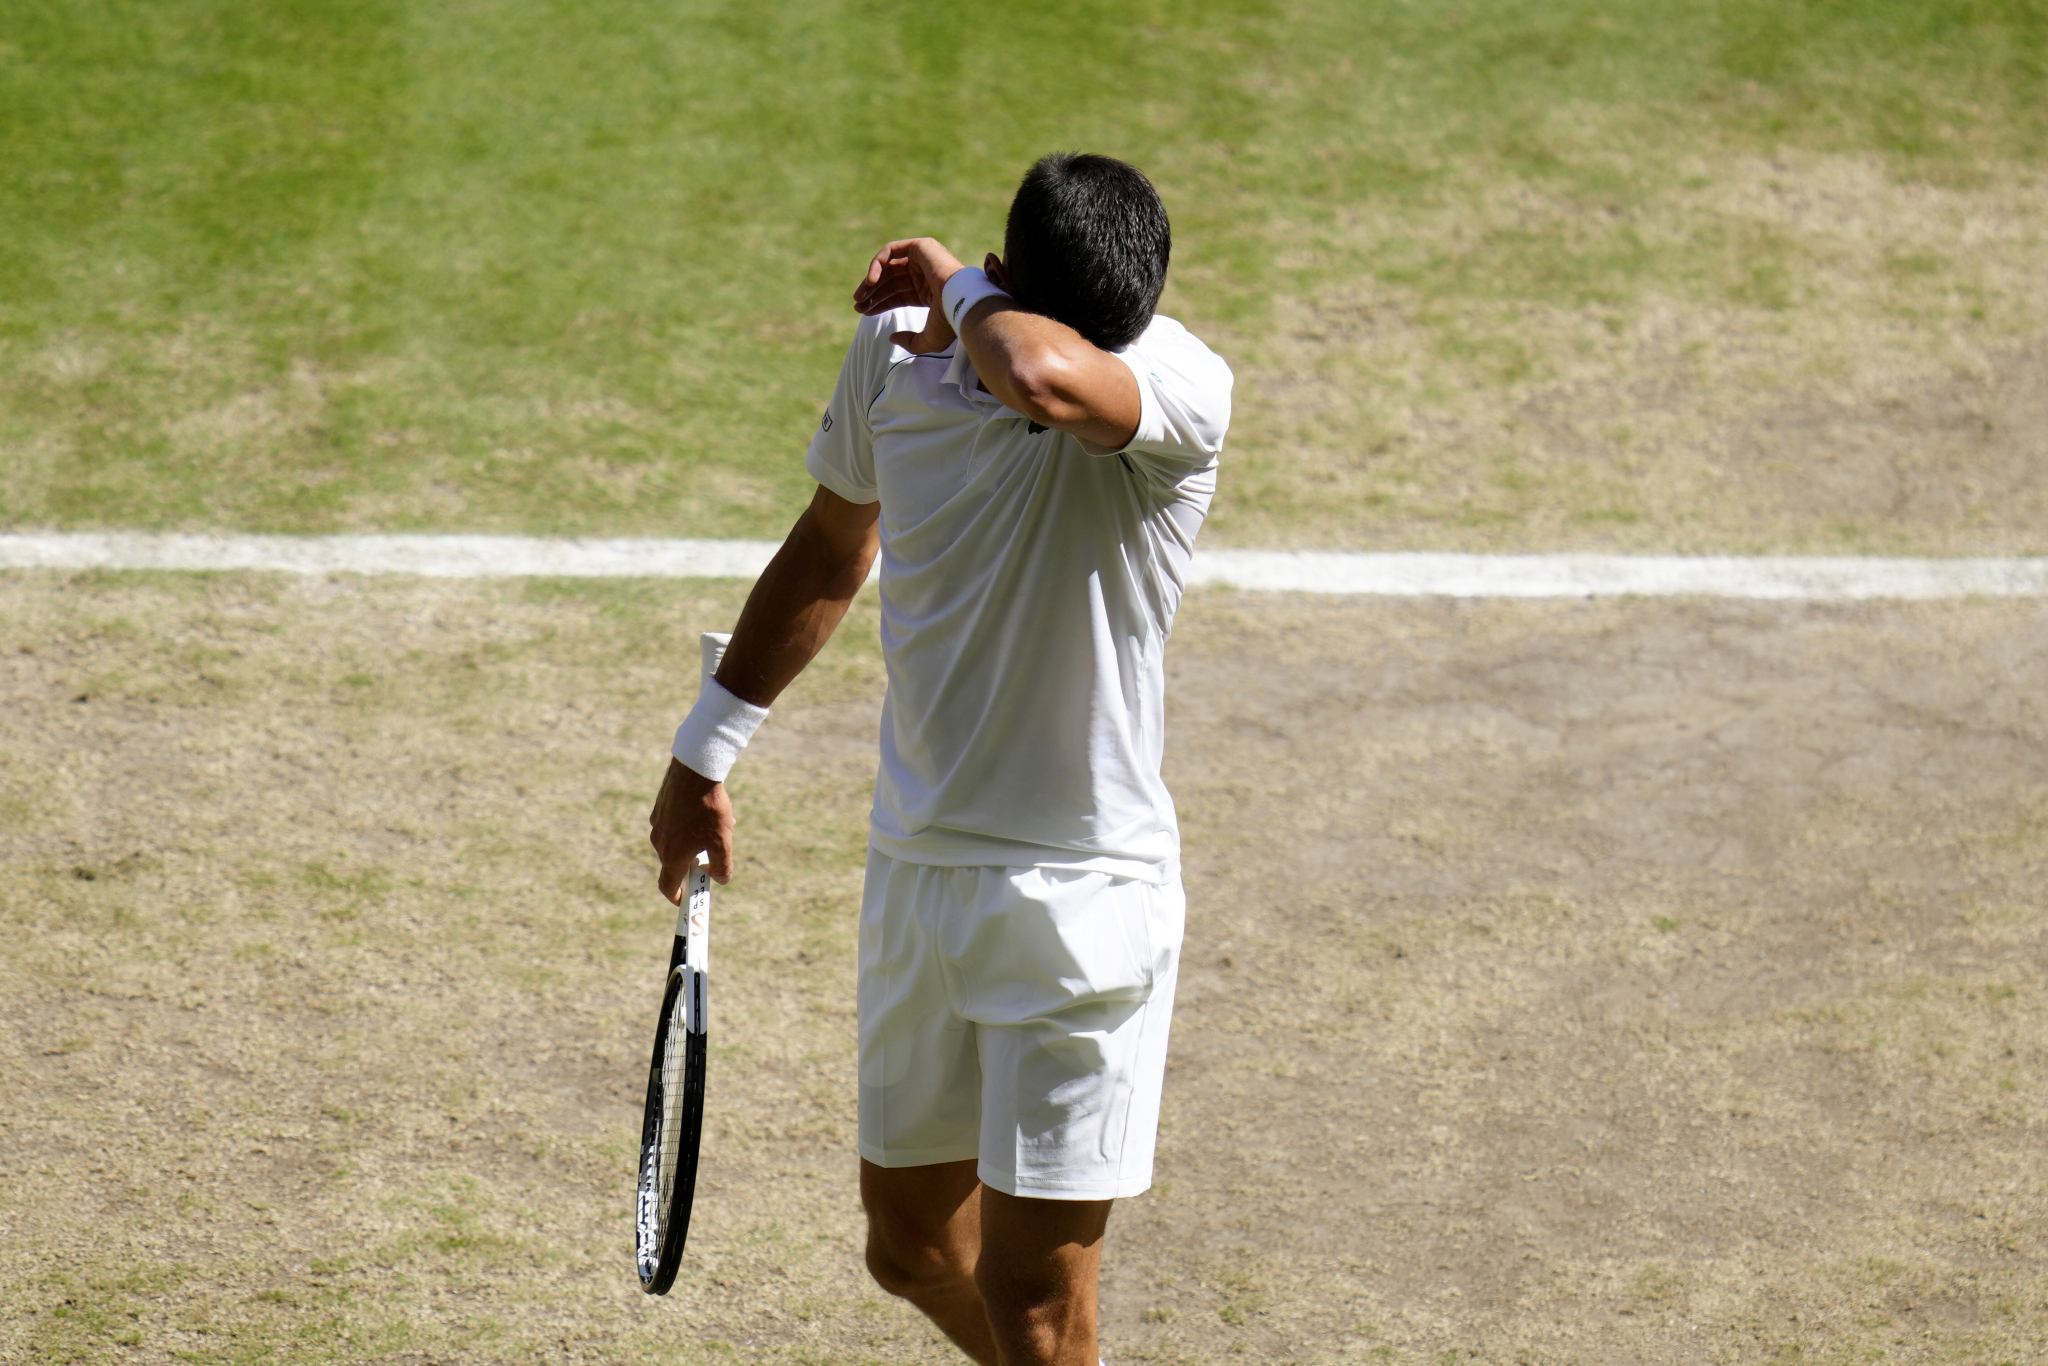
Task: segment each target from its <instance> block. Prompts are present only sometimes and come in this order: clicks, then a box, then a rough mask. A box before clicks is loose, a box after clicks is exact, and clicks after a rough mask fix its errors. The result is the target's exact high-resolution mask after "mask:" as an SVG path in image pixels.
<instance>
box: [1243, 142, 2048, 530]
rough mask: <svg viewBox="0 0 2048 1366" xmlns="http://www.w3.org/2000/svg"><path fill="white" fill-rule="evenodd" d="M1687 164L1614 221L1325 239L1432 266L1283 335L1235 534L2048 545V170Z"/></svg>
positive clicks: (1424, 226)
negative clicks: (2047, 451) (1926, 173)
mask: <svg viewBox="0 0 2048 1366" xmlns="http://www.w3.org/2000/svg"><path fill="white" fill-rule="evenodd" d="M1586 116H1587V117H1589V118H1590V117H1592V115H1591V114H1590V113H1589V114H1587V115H1586ZM1559 120H1561V121H1563V122H1564V123H1567V124H1568V123H1569V122H1570V111H1568V110H1567V111H1562V112H1560V113H1559V114H1558V115H1556V117H1555V119H1554V120H1553V123H1555V122H1557V121H1559ZM1550 131H1551V134H1552V136H1553V138H1554V140H1557V141H1559V142H1561V143H1565V144H1569V145H1574V146H1579V147H1605V148H1607V149H1609V155H1610V156H1611V158H1612V159H1613V160H1614V162H1615V166H1614V174H1615V176H1616V179H1617V184H1618V185H1623V186H1631V187H1633V186H1637V185H1640V184H1642V183H1645V182H1646V181H1651V180H1655V179H1658V178H1659V176H1662V175H1663V174H1664V173H1666V172H1667V171H1668V170H1669V169H1670V168H1668V167H1664V166H1663V165H1662V162H1661V158H1663V157H1664V156H1665V155H1667V154H1666V153H1665V152H1664V151H1663V150H1662V149H1660V148H1656V147H1650V146H1636V147H1631V146H1630V145H1629V144H1628V143H1627V141H1626V140H1625V139H1623V138H1621V137H1620V135H1619V134H1618V133H1616V132H1615V131H1614V130H1611V129H1610V130H1604V131H1603V130H1600V129H1587V130H1582V131H1579V132H1573V131H1572V130H1570V129H1569V128H1562V129H1561V128H1558V127H1552V128H1551V130H1550ZM1652 167H1656V168H1657V169H1658V173H1659V174H1658V175H1657V176H1653V175H1651V174H1649V172H1650V168H1652ZM1676 169H1677V172H1678V174H1677V176H1676V177H1675V179H1674V182H1673V184H1672V185H1671V187H1670V188H1669V189H1668V190H1665V191H1663V192H1660V193H1657V194H1654V195H1651V196H1648V197H1646V198H1643V199H1642V200H1641V201H1640V202H1638V201H1637V200H1635V199H1634V198H1633V197H1631V196H1630V195H1627V194H1621V195H1618V196H1617V202H1616V204H1614V205H1612V206H1610V207H1608V208H1606V209H1605V210H1602V209H1600V208H1598V207H1597V206H1591V207H1589V205H1588V203H1587V200H1586V197H1585V194H1584V192H1583V190H1580V191H1578V192H1576V193H1566V192H1563V191H1559V192H1558V193H1556V194H1554V195H1547V194H1545V193H1544V192H1543V190H1542V189H1541V187H1540V186H1537V185H1532V184H1531V183H1529V182H1527V181H1523V180H1515V179H1508V178H1504V179H1502V180H1501V181H1500V182H1498V185H1497V186H1489V185H1487V184H1483V183H1475V184H1473V185H1471V186H1469V187H1466V193H1464V194H1461V195H1450V196H1447V197H1446V200H1445V202H1444V204H1443V206H1442V209H1441V211H1440V212H1438V213H1437V214H1436V215H1435V217H1434V218H1431V216H1430V215H1429V214H1427V213H1423V212H1420V211H1418V209H1417V208H1416V206H1415V205H1413V204H1411V203H1406V202H1398V203H1390V204H1388V205H1385V206H1376V205H1374V204H1373V203H1371V202H1366V203H1363V204H1359V205H1355V206H1351V207H1349V208H1347V209H1346V210H1344V211H1343V212H1341V213H1340V214H1339V215H1338V217H1337V220H1336V222H1335V223H1334V225H1332V226H1329V227H1323V228H1318V227H1315V226H1312V225H1306V224H1304V225H1302V226H1301V228H1300V230H1299V232H1298V234H1297V239H1298V241H1299V243H1300V246H1299V248H1298V252H1299V256H1300V259H1299V261H1298V262H1297V263H1296V264H1298V265H1299V266H1300V267H1301V268H1302V269H1304V270H1308V269H1310V268H1311V267H1313V266H1314V265H1315V264H1316V263H1317V262H1319V261H1320V262H1327V261H1328V260H1329V259H1332V258H1337V259H1342V258H1343V257H1345V256H1347V255H1358V256H1364V257H1367V258H1371V259H1381V258H1386V257H1389V256H1392V257H1394V258H1396V259H1397V260H1398V258H1399V257H1400V256H1401V255H1402V254H1403V253H1404V252H1405V253H1408V254H1411V255H1413V256H1414V257H1415V258H1416V260H1417V261H1418V262H1421V261H1424V260H1428V261H1431V262H1433V263H1434V264H1433V265H1432V266H1431V268H1430V269H1429V270H1427V271H1423V270H1421V269H1420V267H1419V266H1418V269H1417V271H1416V283H1414V284H1404V283H1400V282H1399V280H1400V275H1401V272H1400V271H1399V270H1398V269H1395V268H1393V267H1391V266H1386V265H1383V266H1382V268H1381V270H1380V272H1379V275H1378V277H1377V278H1375V277H1372V276H1361V277H1360V278H1359V279H1357V280H1356V282H1354V283H1349V284H1338V285H1334V286H1325V287H1322V288H1319V289H1317V290H1314V291H1309V292H1306V293H1304V294H1302V295H1301V296H1300V297H1289V298H1287V299H1283V300H1280V301H1279V302H1278V303H1277V304H1276V307H1277V309H1278V310H1279V318H1278V320H1277V322H1276V324H1275V327H1274V330H1273V335H1272V337H1271V338H1270V339H1266V340H1261V341H1260V342H1258V343H1257V344H1253V343H1251V342H1249V341H1247V343H1246V345H1245V349H1246V351H1247V352H1248V353H1249V355H1250V357H1251V363H1250V364H1248V365H1245V366H1242V367H1241V368H1240V376H1239V391H1238V392H1239V404H1240V412H1239V416H1238V421H1237V425H1236V427H1235V428H1234V431H1233V436H1234V440H1235V442H1236V446H1235V449H1236V450H1237V451H1238V452H1239V455H1240V459H1239V461H1238V463H1237V466H1236V467H1235V468H1234V469H1233V471H1232V473H1233V476H1234V478H1233V479H1231V480H1228V481H1226V484H1225V488H1224V492H1223V498H1222V503H1221V505H1220V507H1219V516H1218V518H1217V519H1216V523H1215V527H1216V530H1217V531H1218V532H1219V533H1220V534H1221V536H1223V537H1225V538H1227V539H1229V540H1230V541H1231V542H1232V543H1234V544H1239V545H1268V544H1274V545H1277V544H1297V545H1311V544H1313V545H1326V546H1342V547H1348V548H1354V549H1356V548H1375V549H1395V548H1410V547H1415V548H1438V547H1458V548H1471V549H1489V548H1490V549H1529V548H1541V549H1562V548H1570V547H1611V548H1620V549H1628V550H1653V551H1663V552H1669V551H1674V550H1675V551H1708V550H1712V551H1722V552H1735V553H1753V552H1761V551H1789V552H1815V551H1833V552H1849V553H1863V552H1884V553H1922V554H2039V553H2041V552H2042V550H2043V548H2044V547H2048V541H2044V540H2043V539H2042V528H2043V527H2044V526H2048V479H2044V466H2043V463H2042V461H2041V459H2040V452H2041V451H2042V450H2043V449H2044V447H2048V349H2044V348H2048V341H2044V334H2043V333H2042V331H2041V329H2042V327H2043V325H2044V323H2048V318H2044V316H2043V314H2042V312H2041V308H2040V300H2042V299H2043V298H2048V238H2044V236H2043V230H2042V227H2041V225H2042V224H2043V223H2044V222H2048V179H2044V178H2043V177H2042V176H2040V175H2039V174H2034V173H2029V172H2027V171H2025V170H2023V169H2009V170H2008V171H2007V172H2006V173H2004V174H2001V175H1998V176H1996V177H1989V176H1983V177H1975V178H1963V179H1960V180H1957V181H1955V182H1953V183H1934V182H1931V181H1929V180H1927V179H1916V178H1902V177H1901V176H1899V175H1898V174H1896V173H1895V171H1894V169H1893V168H1890V167H1888V166H1887V165H1886V163H1885V162H1884V161H1882V160H1881V159H1879V158H1876V157H1851V156H1843V155H1828V154H1822V153H1814V152H1799V151H1792V150H1786V151H1783V152H1780V153H1779V154H1778V155H1777V156H1775V157H1768V158H1766V157H1758V156H1754V155H1747V154H1737V153H1734V152H1729V153H1726V154H1719V155H1716V156H1714V157H1713V158H1712V159H1711V160H1710V159H1709V158H1708V157H1707V156H1704V155H1699V154H1689V155H1688V156H1687V157H1686V159H1685V161H1684V162H1683V163H1682V164H1681V165H1680V166H1679V167H1677V168H1676ZM1389 244H1394V245H1389ZM1401 244H1405V245H1401ZM1505 244H1513V246H1514V249H1513V250H1506V249H1504V245H1505ZM1531 244H1548V255H1545V254H1544V253H1543V252H1542V251H1537V250H1535V249H1534V248H1533V247H1532V246H1531ZM1629 253H1634V255H1635V257H1636V258H1638V259H1635V260H1633V261H1618V260H1617V259H1616V258H1617V254H1620V255H1622V256H1627V255H1628V254H1629ZM1446 262H1450V263H1453V264H1452V265H1447V264H1445V263H1446ZM1532 262H1533V263H1534V264H1532ZM1546 262H1547V263H1548V264H1547V268H1542V269H1539V268H1538V267H1543V266H1544V263H1546ZM1454 266H1455V268H1453V267H1454ZM1531 271H1534V272H1535V273H1534V275H1533V276H1531V274H1530V272H1531ZM1514 272H1520V273H1514ZM1390 277H1391V279H1392V281H1393V282H1389V279H1390ZM1617 288H1619V289H1620V290H1622V291H1624V292H1623V293H1620V294H1617V293H1615V292H1614V291H1615V290H1616V289H1617ZM1226 347H1227V343H1226Z"/></svg>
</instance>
